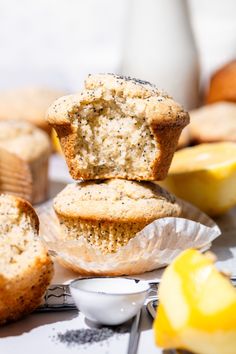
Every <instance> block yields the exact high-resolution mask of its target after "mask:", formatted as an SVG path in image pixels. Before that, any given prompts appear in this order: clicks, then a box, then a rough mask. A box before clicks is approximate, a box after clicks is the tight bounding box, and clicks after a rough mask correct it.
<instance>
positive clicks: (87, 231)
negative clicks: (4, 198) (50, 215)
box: [54, 179, 181, 254]
mask: <svg viewBox="0 0 236 354" xmlns="http://www.w3.org/2000/svg"><path fill="white" fill-rule="evenodd" d="M54 210H55V212H56V215H57V217H58V219H59V222H60V228H61V229H60V230H61V234H60V237H61V239H63V240H78V239H79V238H81V237H84V238H85V239H86V240H87V242H88V244H89V245H91V246H93V247H95V248H96V249H98V250H100V251H101V252H102V253H103V254H107V253H114V252H116V251H117V250H118V249H119V248H120V247H122V246H124V245H126V244H127V243H128V242H129V240H130V239H131V238H133V237H134V236H135V235H136V233H137V232H139V231H140V230H142V229H143V228H144V227H145V226H146V225H148V224H149V223H151V222H152V221H154V220H155V219H158V218H162V217H167V216H179V215H180V213H181V207H180V205H179V204H178V203H177V201H176V199H175V197H174V196H173V195H171V194H169V193H168V192H167V191H166V190H164V189H162V188H161V187H160V186H158V185H157V184H154V183H151V182H135V181H127V180H121V179H111V180H104V181H103V180H101V181H90V182H81V183H78V184H69V185H68V186H67V187H66V188H65V189H64V190H62V191H61V192H60V193H59V194H58V195H57V197H56V198H55V199H54Z"/></svg>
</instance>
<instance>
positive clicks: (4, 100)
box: [0, 87, 65, 134]
mask: <svg viewBox="0 0 236 354" xmlns="http://www.w3.org/2000/svg"><path fill="white" fill-rule="evenodd" d="M64 94H65V93H64V92H60V91H57V90H53V89H49V88H42V87H25V88H17V89H12V90H6V91H1V92H0V120H9V119H14V120H26V121H29V122H30V123H33V124H34V125H36V126H37V127H39V128H41V129H43V130H44V131H46V132H47V133H48V134H51V127H50V126H49V125H48V123H47V121H46V120H45V112H46V110H47V109H48V107H49V106H50V104H51V103H52V102H53V101H55V99H57V98H59V97H60V96H63V95H64Z"/></svg>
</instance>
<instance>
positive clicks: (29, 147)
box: [0, 120, 51, 203]
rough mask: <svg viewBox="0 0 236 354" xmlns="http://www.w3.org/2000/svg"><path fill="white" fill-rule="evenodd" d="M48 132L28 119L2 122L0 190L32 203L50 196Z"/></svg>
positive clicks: (0, 137)
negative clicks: (26, 120) (27, 120)
mask: <svg viewBox="0 0 236 354" xmlns="http://www.w3.org/2000/svg"><path fill="white" fill-rule="evenodd" d="M50 151H51V150H50V140H49V137H48V135H47V134H46V133H45V132H44V131H42V130H40V129H38V128H36V127H35V126H34V125H32V124H31V123H29V122H24V121H21V122H20V121H13V120H11V121H1V122H0V167H1V170H0V182H1V183H0V192H1V193H3V192H4V193H7V192H9V193H11V194H16V195H19V196H21V197H25V198H26V199H27V200H28V201H30V202H32V203H39V202H42V201H44V200H45V199H46V198H47V192H48V160H49V156H50Z"/></svg>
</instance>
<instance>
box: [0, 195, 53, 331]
mask: <svg viewBox="0 0 236 354" xmlns="http://www.w3.org/2000/svg"><path fill="white" fill-rule="evenodd" d="M38 229H39V220H38V217H37V215H36V213H35V211H34V209H33V208H32V206H31V205H30V204H29V203H28V202H26V201H25V200H23V199H21V198H18V197H15V196H10V195H0V324H4V323H6V322H9V321H13V320H17V319H19V318H21V317H22V316H24V315H26V314H28V313H30V312H32V311H33V310H34V309H35V308H36V307H37V306H39V304H40V302H41V300H42V296H43V295H44V293H45V291H46V289H47V286H48V285H49V283H50V281H51V278H52V275H53V264H52V261H51V259H50V257H49V256H48V254H47V252H46V250H45V249H44V247H43V245H42V244H41V242H40V240H39V236H38Z"/></svg>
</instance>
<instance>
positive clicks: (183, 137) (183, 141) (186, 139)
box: [177, 125, 190, 149]
mask: <svg viewBox="0 0 236 354" xmlns="http://www.w3.org/2000/svg"><path fill="white" fill-rule="evenodd" d="M189 144H190V132H189V125H188V126H187V127H185V128H184V129H183V130H182V133H181V134H180V137H179V141H178V145H177V149H183V148H184V147H186V146H188V145H189Z"/></svg>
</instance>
